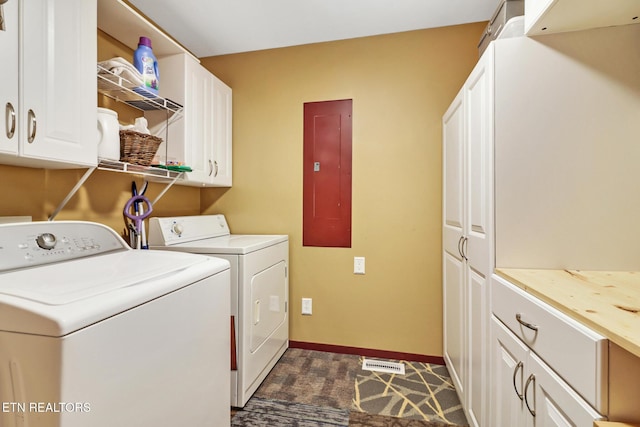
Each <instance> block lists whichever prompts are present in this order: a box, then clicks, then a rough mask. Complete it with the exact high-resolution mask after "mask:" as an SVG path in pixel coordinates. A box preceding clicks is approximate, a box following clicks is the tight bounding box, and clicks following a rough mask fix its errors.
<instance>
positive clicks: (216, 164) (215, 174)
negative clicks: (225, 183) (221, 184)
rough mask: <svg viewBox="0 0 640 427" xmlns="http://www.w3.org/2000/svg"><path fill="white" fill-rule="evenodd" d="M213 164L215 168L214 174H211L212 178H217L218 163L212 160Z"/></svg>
mask: <svg viewBox="0 0 640 427" xmlns="http://www.w3.org/2000/svg"><path fill="white" fill-rule="evenodd" d="M213 164H214V165H215V167H216V173H214V174H213V177H214V178H215V177H217V176H218V161H217V160H214V161H213Z"/></svg>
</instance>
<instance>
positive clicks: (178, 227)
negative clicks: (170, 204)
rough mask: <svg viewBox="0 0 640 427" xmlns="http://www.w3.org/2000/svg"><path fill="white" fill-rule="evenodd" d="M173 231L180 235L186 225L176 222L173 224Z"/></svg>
mask: <svg viewBox="0 0 640 427" xmlns="http://www.w3.org/2000/svg"><path fill="white" fill-rule="evenodd" d="M171 231H173V233H174V234H177V235H178V236H180V235H181V234H182V233H183V232H184V227H183V226H182V224H180V223H179V222H174V223H173V225H172V226H171Z"/></svg>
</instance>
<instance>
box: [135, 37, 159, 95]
mask: <svg viewBox="0 0 640 427" xmlns="http://www.w3.org/2000/svg"><path fill="white" fill-rule="evenodd" d="M133 66H134V67H136V69H137V70H138V71H140V74H142V80H143V81H144V85H143V86H142V87H141V88H140V89H143V91H142V94H143V95H145V96H148V97H150V96H153V95H155V96H157V95H158V87H159V86H160V72H159V70H158V60H157V59H156V57H155V55H154V54H153V50H151V39H149V38H147V37H140V40H139V41H138V48H137V49H136V51H135V52H134V54H133ZM145 91H146V92H147V93H144V92H145ZM149 92H150V93H149Z"/></svg>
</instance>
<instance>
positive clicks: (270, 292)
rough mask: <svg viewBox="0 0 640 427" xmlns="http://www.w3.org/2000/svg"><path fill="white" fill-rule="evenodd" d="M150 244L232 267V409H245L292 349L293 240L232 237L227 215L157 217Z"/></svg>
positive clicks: (152, 222) (153, 219)
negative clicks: (291, 266) (290, 246)
mask: <svg viewBox="0 0 640 427" xmlns="http://www.w3.org/2000/svg"><path fill="white" fill-rule="evenodd" d="M149 244H150V246H151V247H152V248H156V249H160V248H163V249H167V250H173V251H184V252H191V253H198V254H206V255H210V256H214V257H219V258H224V259H226V260H228V261H229V262H230V263H231V316H232V325H235V328H234V329H232V334H231V335H232V343H233V342H234V341H235V343H236V346H235V351H234V348H233V345H232V349H231V351H232V356H231V357H232V360H233V359H234V356H236V360H237V364H236V366H235V368H236V369H235V370H234V369H232V370H231V406H236V407H244V405H245V404H246V403H247V401H248V400H249V398H250V397H251V396H252V395H253V393H254V392H255V391H256V389H257V388H258V386H260V383H262V381H263V380H264V379H265V377H266V376H267V374H268V373H269V372H270V371H271V369H272V368H273V366H274V365H275V364H276V362H277V361H278V359H280V357H281V356H282V354H283V353H284V352H285V351H286V349H287V348H288V347H289V314H288V303H289V275H288V268H289V237H288V236H287V235H255V234H254V235H242V234H231V232H230V230H229V226H228V224H227V221H226V219H225V217H224V215H201V216H183V217H173V218H151V219H150V221H149ZM232 368H233V366H232Z"/></svg>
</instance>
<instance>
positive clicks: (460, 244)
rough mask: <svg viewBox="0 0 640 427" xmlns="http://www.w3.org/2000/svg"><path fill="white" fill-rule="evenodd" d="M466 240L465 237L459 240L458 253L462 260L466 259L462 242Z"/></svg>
mask: <svg viewBox="0 0 640 427" xmlns="http://www.w3.org/2000/svg"><path fill="white" fill-rule="evenodd" d="M463 240H464V236H460V238H459V239H458V253H459V254H460V258H464V255H463V254H462V242H463Z"/></svg>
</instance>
